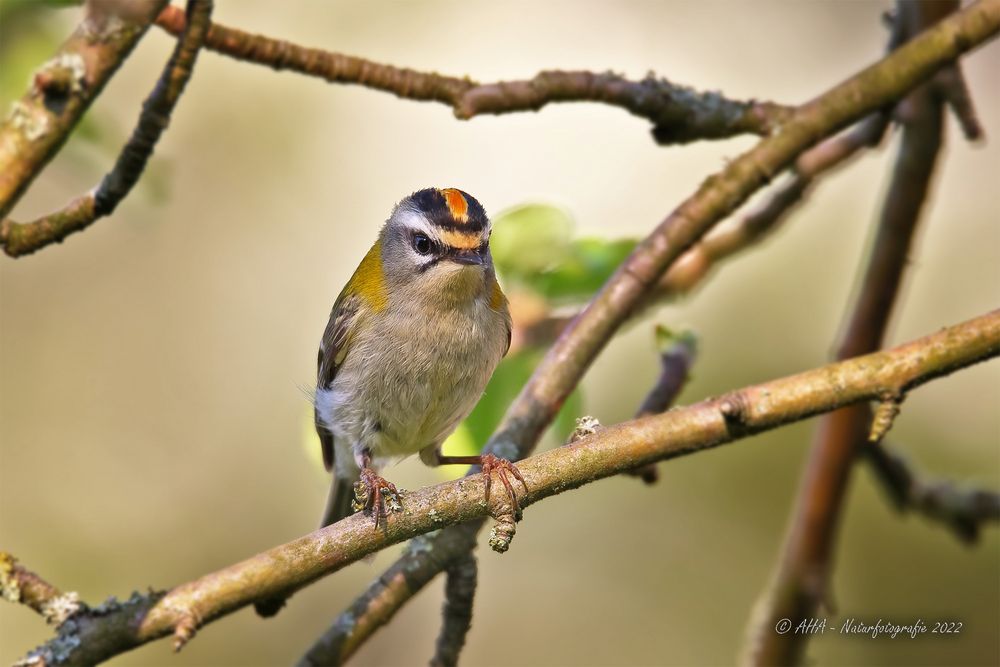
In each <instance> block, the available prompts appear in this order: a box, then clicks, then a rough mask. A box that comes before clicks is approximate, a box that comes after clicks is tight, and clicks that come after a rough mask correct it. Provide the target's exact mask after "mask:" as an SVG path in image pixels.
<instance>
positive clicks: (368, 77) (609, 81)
mask: <svg viewBox="0 0 1000 667" xmlns="http://www.w3.org/2000/svg"><path fill="white" fill-rule="evenodd" d="M156 24H157V25H158V26H160V27H161V28H163V29H164V30H166V31H167V32H169V33H171V34H174V35H176V34H178V33H179V32H180V31H181V30H183V28H184V16H183V14H181V12H180V11H178V10H177V9H176V8H174V7H166V8H165V9H164V10H163V12H162V13H161V14H160V16H159V18H157V20H156ZM205 46H206V48H208V49H210V50H212V51H216V52H218V53H221V54H223V55H226V56H229V57H231V58H235V59H237V60H241V61H244V62H250V63H256V64H258V65H265V66H267V67H270V68H272V69H275V70H286V69H287V70H291V71H294V72H298V73H300V74H305V75H307V76H315V77H318V78H321V79H323V80H325V81H328V82H330V83H350V84H357V85H360V86H364V87H366V88H372V89H374V90H381V91H384V92H388V93H392V94H394V95H396V96H397V97H401V98H404V99H410V100H424V101H433V102H441V103H443V104H446V105H448V106H450V107H451V108H452V110H453V111H454V113H455V117H456V118H459V119H462V120H468V119H470V118H473V117H475V116H479V115H482V114H503V113H510V112H515V111H537V110H539V109H541V108H542V107H544V106H545V105H547V104H549V103H550V102H600V103H604V104H610V105H611V106H616V107H620V108H622V109H625V110H626V111H628V112H629V113H631V114H632V115H635V116H638V117H640V118H645V119H647V120H649V121H651V122H652V123H653V137H654V139H655V140H656V141H657V143H660V144H676V143H686V142H690V141H695V140H698V139H720V138H725V137H731V136H734V135H737V134H744V133H751V134H759V135H766V134H768V133H769V132H770V131H771V129H772V128H773V127H775V126H777V125H780V123H781V122H782V121H783V120H784V118H785V117H787V116H788V114H789V113H790V112H791V109H789V108H788V107H784V106H781V105H779V104H775V103H773V102H759V101H756V100H750V101H746V102H744V101H738V100H730V99H727V98H725V97H723V96H722V95H721V94H719V93H716V92H699V91H696V90H694V89H692V88H688V87H687V86H681V85H678V84H675V83H671V82H670V81H667V80H666V79H662V78H657V77H655V76H653V75H649V76H647V77H646V78H645V79H642V80H641V81H630V80H628V79H626V78H624V77H622V76H620V75H617V74H614V73H611V72H604V73H595V72H564V71H547V72H540V73H539V74H538V75H537V76H535V77H534V78H532V79H528V80H525V81H499V82H496V83H479V82H476V81H473V80H472V79H469V78H468V77H462V78H459V77H454V76H445V75H442V74H437V73H434V72H418V71H416V70H413V69H409V68H404V67H394V66H392V65H386V64H383V63H376V62H372V61H370V60H365V59H364V58H357V57H355V56H348V55H344V54H341V53H334V52H332V51H326V50H323V49H316V48H307V47H303V46H299V45H297V44H292V43H291V42H287V41H284V40H278V39H272V38H270V37H265V36H264V35H254V34H251V33H248V32H244V31H242V30H237V29H235V28H229V27H226V26H224V25H220V24H218V23H213V24H212V27H211V29H210V30H209V33H208V39H207V40H206V42H205Z"/></svg>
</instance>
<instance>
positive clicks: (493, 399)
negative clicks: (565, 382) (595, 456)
mask: <svg viewBox="0 0 1000 667" xmlns="http://www.w3.org/2000/svg"><path fill="white" fill-rule="evenodd" d="M542 354H543V351H542V350H537V349H528V350H522V351H520V352H518V353H516V354H513V355H511V356H509V357H507V358H505V359H504V360H503V361H501V362H500V365H499V366H497V370H496V372H495V373H493V377H492V378H491V379H490V382H489V384H488V385H487V386H486V392H485V393H484V394H483V398H482V399H481V400H480V401H479V403H478V404H477V405H476V407H475V408H474V409H473V410H472V413H471V414H469V416H468V417H467V418H466V419H465V421H463V422H462V424H461V425H460V426H459V427H458V429H456V430H455V432H454V433H453V434H452V435H451V436H450V437H449V438H448V439H447V440H446V441H445V443H444V446H443V447H442V449H443V451H444V452H446V453H447V454H449V455H452V456H473V455H476V454H478V453H479V452H480V451H482V448H483V446H484V445H485V444H486V441H487V440H488V439H489V437H490V435H492V434H493V431H494V430H495V429H496V427H497V425H498V424H499V423H500V420H501V419H502V418H503V415H504V412H506V411H507V408H508V407H509V406H510V404H511V402H512V401H513V400H514V398H515V397H516V396H517V394H518V392H520V391H521V388H522V387H523V386H524V384H525V383H526V382H527V381H528V378H530V377H531V373H532V372H533V371H534V370H535V366H537V365H538V362H539V361H541V358H542ZM582 409H583V397H582V395H581V394H580V392H579V390H577V391H574V392H573V393H572V394H571V395H570V396H569V398H568V399H567V400H566V403H565V404H564V405H563V407H562V409H561V410H560V411H559V414H558V415H557V416H556V419H555V423H554V426H553V428H554V429H555V434H556V437H557V438H558V439H560V440H564V439H565V438H566V437H567V436H568V435H569V434H570V433H571V432H572V431H573V427H574V425H575V423H576V418H577V417H579V416H580V413H581V411H582ZM445 474H448V473H447V471H446V473H445ZM451 476H453V475H451V474H449V477H451Z"/></svg>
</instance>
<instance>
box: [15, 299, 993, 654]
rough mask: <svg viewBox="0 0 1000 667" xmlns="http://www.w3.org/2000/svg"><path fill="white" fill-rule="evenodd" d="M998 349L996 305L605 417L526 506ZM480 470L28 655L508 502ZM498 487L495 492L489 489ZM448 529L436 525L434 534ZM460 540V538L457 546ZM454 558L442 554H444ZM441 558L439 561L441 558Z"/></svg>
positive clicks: (134, 605) (164, 620) (240, 600)
mask: <svg viewBox="0 0 1000 667" xmlns="http://www.w3.org/2000/svg"><path fill="white" fill-rule="evenodd" d="M997 355H1000V310H997V311H993V312H991V313H987V314H985V315H982V316H980V317H977V318H975V319H972V320H969V321H967V322H964V323H962V324H958V325H956V326H953V327H949V328H945V329H943V330H941V331H938V332H936V333H934V334H931V335H929V336H926V337H924V338H921V339H918V340H915V341H913V342H910V343H907V344H905V345H901V346H899V347H896V348H894V349H892V350H887V351H883V352H877V353H874V354H870V355H866V356H863V357H858V358H855V359H851V360H848V361H842V362H838V363H834V364H830V365H827V366H823V367H820V368H817V369H814V370H811V371H806V372H804V373H800V374H798V375H793V376H790V377H785V378H781V379H778V380H773V381H771V382H766V383H763V384H759V385H755V386H751V387H746V388H744V389H740V390H738V391H734V392H731V393H729V394H727V395H725V396H722V397H720V398H712V399H707V400H705V401H702V402H700V403H697V404H695V405H691V406H687V407H684V408H677V409H674V410H670V411H668V412H665V413H663V414H660V415H655V416H651V417H645V418H642V419H637V420H634V421H630V422H626V423H624V424H620V425H617V426H610V427H606V428H603V429H601V430H600V431H597V432H596V433H594V434H593V435H591V436H589V437H585V438H583V439H582V440H579V441H578V442H575V443H573V444H570V445H566V446H564V447H559V448H557V449H554V450H551V451H547V452H544V453H541V454H538V455H537V456H534V457H532V458H530V459H527V460H525V461H523V462H522V463H521V464H520V466H519V467H520V470H521V473H522V475H523V476H524V478H525V480H526V481H527V485H528V489H529V490H528V492H527V493H526V494H525V495H524V496H523V497H522V498H521V504H522V506H523V507H528V506H530V505H532V504H534V503H536V502H539V501H540V500H542V499H544V498H547V497H549V496H553V495H556V494H559V493H562V492H565V491H568V490H570V489H575V488H577V487H580V486H583V485H585V484H588V483H590V482H593V481H595V480H597V479H602V478H605V477H610V476H612V475H617V474H619V473H622V472H624V471H625V470H628V469H630V468H635V467H637V466H640V465H645V464H647V463H652V462H654V461H660V460H665V459H669V458H674V457H678V456H683V455H686V454H690V453H693V452H696V451H700V450H703V449H709V448H713V447H718V446H719V445H722V444H725V443H728V442H733V441H735V440H738V439H741V438H744V437H746V436H749V435H752V434H755V433H760V432H763V431H766V430H770V429H773V428H777V427H778V426H781V425H783V424H788V423H791V422H794V421H798V420H801V419H806V418H808V417H811V416H813V415H816V414H819V413H821V412H825V411H829V410H833V409H836V408H839V407H842V406H845V405H851V404H855V403H859V402H862V401H868V400H873V399H876V398H878V397H879V396H884V395H886V394H889V393H903V392H906V391H910V390H912V389H914V388H915V387H917V386H919V385H921V384H923V383H925V382H928V381H930V380H931V379H933V378H936V377H940V376H942V375H947V374H949V373H952V372H954V371H956V370H959V369H961V368H964V367H966V366H970V365H972V364H975V363H977V362H980V361H983V360H985V359H988V358H991V357H996V356H997ZM483 491H484V486H483V480H482V478H481V476H478V475H477V476H474V477H472V478H463V479H459V480H456V481H453V482H448V483H445V484H439V485H437V486H433V487H429V488H424V489H420V490H418V491H413V492H409V493H406V494H405V496H404V498H403V510H402V511H401V512H399V513H396V514H394V515H393V517H392V520H391V521H389V522H387V525H386V526H385V529H384V530H380V531H374V530H372V527H371V520H370V519H369V518H367V517H365V516H363V515H361V514H355V515H353V516H350V517H347V518H346V519H343V520H342V521H339V522H337V523H335V524H333V525H331V526H327V527H326V528H323V529H321V530H318V531H315V532H313V533H310V534H309V535H306V536H304V537H301V538H299V539H297V540H294V541H292V542H289V543H287V544H284V545H281V546H278V547H275V548H273V549H271V550H269V551H266V552H264V553H261V554H258V555H256V556H254V557H252V558H249V559H247V560H245V561H243V562H240V563H237V564H235V565H232V566H230V567H227V568H225V569H222V570H219V571H217V572H214V573H212V574H209V575H206V576H204V577H201V578H200V579H197V580H195V581H192V582H190V583H187V584H182V585H180V586H177V587H175V588H173V589H172V590H170V591H169V592H167V593H165V594H164V593H149V594H145V595H140V594H134V595H133V596H132V598H130V599H129V600H128V601H126V602H124V603H117V602H115V603H114V604H113V605H103V606H102V607H99V608H95V609H84V610H82V611H80V612H79V613H77V614H75V615H74V616H73V617H72V618H70V619H69V620H67V621H66V622H65V623H63V624H62V625H61V626H60V627H59V636H58V637H57V638H56V639H54V640H52V641H51V642H49V644H46V645H45V646H43V647H41V648H39V649H36V650H35V651H33V652H32V653H31V654H30V655H29V659H31V658H35V657H38V658H41V659H44V660H45V661H46V664H48V665H50V666H51V665H55V664H67V665H78V664H86V665H92V664H96V663H99V662H101V661H103V660H106V659H108V658H110V657H112V656H113V655H117V654H118V653H122V652H124V651H126V650H129V649H131V648H134V647H136V646H139V645H141V644H144V643H146V642H149V641H152V640H154V639H156V638H159V637H163V636H165V635H168V634H171V633H173V634H174V635H175V637H176V639H177V646H178V647H179V646H181V645H183V643H184V642H185V641H187V640H188V639H190V637H191V636H192V635H193V634H194V632H195V630H197V628H198V627H199V626H200V625H203V624H205V623H208V622H210V621H212V620H214V619H216V618H219V617H221V616H224V615H226V614H229V613H232V612H233V611H236V610H237V609H240V608H242V607H245V606H247V605H250V604H252V603H253V602H254V601H255V600H259V599H265V598H270V597H276V596H279V595H283V594H285V592H286V591H288V590H294V589H296V588H300V587H302V586H305V585H307V584H309V583H311V582H313V581H315V580H316V579H318V578H319V577H322V576H324V575H327V574H330V573H332V572H335V571H337V570H339V569H340V568H342V567H344V566H346V565H348V564H349V563H352V562H354V561H356V560H358V559H360V558H363V557H364V556H366V555H368V554H370V553H374V552H375V551H378V550H379V549H382V548H384V547H386V546H389V545H391V544H395V543H397V542H400V541H402V540H405V539H407V538H410V537H414V536H416V535H420V534H424V533H428V532H431V531H435V530H437V529H439V528H441V527H443V526H450V525H454V524H459V523H463V522H468V521H473V520H477V519H479V520H481V519H482V518H484V517H485V516H486V515H487V514H490V513H496V512H497V511H504V510H506V508H505V507H498V505H502V504H503V503H505V502H506V501H505V500H503V499H500V498H496V496H495V497H494V502H493V504H492V505H490V506H487V504H486V503H484V502H483ZM496 495H502V494H496ZM445 532H447V531H443V532H442V533H441V535H444V533H445ZM463 546H464V545H463ZM449 564H450V563H449ZM447 565H448V564H445V566H447ZM57 651H58V652H59V653H58V658H59V659H56V658H57V655H56V652H57Z"/></svg>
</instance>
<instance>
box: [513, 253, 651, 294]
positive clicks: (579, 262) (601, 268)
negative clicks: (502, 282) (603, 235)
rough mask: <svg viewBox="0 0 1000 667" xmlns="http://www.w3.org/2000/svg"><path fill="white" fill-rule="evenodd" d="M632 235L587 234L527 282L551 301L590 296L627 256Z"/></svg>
mask: <svg viewBox="0 0 1000 667" xmlns="http://www.w3.org/2000/svg"><path fill="white" fill-rule="evenodd" d="M635 245H636V242H635V241H634V240H632V239H617V240H612V241H608V240H604V239H597V238H584V239H577V240H576V241H573V242H572V243H571V244H570V245H569V248H568V252H567V253H566V256H565V257H564V259H563V260H562V261H561V262H560V263H558V264H557V265H555V266H553V267H552V268H550V269H549V270H547V271H543V272H540V273H538V274H537V275H535V276H533V277H532V278H531V279H529V280H528V281H527V282H528V284H529V285H530V286H531V287H532V288H534V289H535V291H537V292H538V293H539V294H541V295H542V296H543V297H545V298H546V299H548V300H550V301H555V302H561V303H566V302H578V301H582V300H584V299H588V298H590V297H591V296H592V295H593V294H594V292H596V291H597V290H598V289H599V288H600V287H601V285H603V284H604V283H605V282H606V281H607V279H608V278H610V277H611V274H612V273H614V272H615V269H617V268H618V266H619V265H620V264H621V263H622V262H623V261H624V260H625V258H626V257H628V255H629V253H630V252H632V249H633V248H635Z"/></svg>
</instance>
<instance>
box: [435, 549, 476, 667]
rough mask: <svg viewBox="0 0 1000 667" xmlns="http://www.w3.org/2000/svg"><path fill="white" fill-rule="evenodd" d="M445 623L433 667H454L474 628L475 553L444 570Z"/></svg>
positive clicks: (467, 553)
mask: <svg viewBox="0 0 1000 667" xmlns="http://www.w3.org/2000/svg"><path fill="white" fill-rule="evenodd" d="M445 573H446V574H447V577H448V578H447V579H446V580H445V585H444V607H443V608H442V610H441V613H442V616H443V617H444V620H443V622H442V624H441V634H439V635H438V640H437V644H436V646H435V649H434V657H433V658H431V667H455V665H457V664H458V656H459V654H460V653H461V652H462V647H463V646H465V636H466V635H467V634H468V632H469V628H470V627H471V626H472V600H473V597H474V596H475V594H476V578H477V576H478V566H477V565H476V557H475V556H473V555H472V552H466V553H465V554H464V555H463V556H462V557H461V558H460V559H459V560H458V561H456V562H454V563H452V564H451V565H449V566H448V569H446V570H445Z"/></svg>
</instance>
